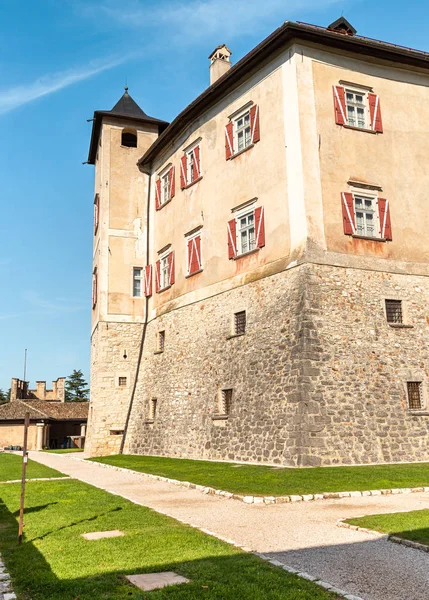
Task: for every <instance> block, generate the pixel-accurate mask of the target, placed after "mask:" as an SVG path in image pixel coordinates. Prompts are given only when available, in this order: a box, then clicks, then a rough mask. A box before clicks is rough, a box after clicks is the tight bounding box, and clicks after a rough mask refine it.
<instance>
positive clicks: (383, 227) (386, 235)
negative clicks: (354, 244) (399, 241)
mask: <svg viewBox="0 0 429 600" xmlns="http://www.w3.org/2000/svg"><path fill="white" fill-rule="evenodd" d="M378 216H379V219H380V235H381V237H382V238H383V239H385V240H392V224H391V222H390V206H389V200H386V199H385V198H379V199H378Z"/></svg>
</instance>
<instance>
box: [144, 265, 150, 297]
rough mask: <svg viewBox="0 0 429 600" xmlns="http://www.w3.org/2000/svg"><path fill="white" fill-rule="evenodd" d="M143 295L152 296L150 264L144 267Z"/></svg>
mask: <svg viewBox="0 0 429 600" xmlns="http://www.w3.org/2000/svg"><path fill="white" fill-rule="evenodd" d="M144 295H145V296H146V297H148V296H152V265H146V267H145V268H144Z"/></svg>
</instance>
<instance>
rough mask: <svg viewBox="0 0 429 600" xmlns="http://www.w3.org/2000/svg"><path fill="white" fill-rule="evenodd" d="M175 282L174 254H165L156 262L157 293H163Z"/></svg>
mask: <svg viewBox="0 0 429 600" xmlns="http://www.w3.org/2000/svg"><path fill="white" fill-rule="evenodd" d="M174 281H175V275H174V252H165V253H163V254H161V256H160V258H159V260H157V262H156V280H155V287H156V291H157V292H161V291H162V290H165V289H167V288H169V287H170V286H171V285H173V283H174Z"/></svg>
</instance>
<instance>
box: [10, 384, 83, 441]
mask: <svg viewBox="0 0 429 600" xmlns="http://www.w3.org/2000/svg"><path fill="white" fill-rule="evenodd" d="M27 412H28V413H29V414H30V428H29V431H28V449H29V450H42V449H43V448H44V447H47V448H63V447H66V446H68V445H71V446H73V445H74V446H81V447H83V445H84V442H85V436H86V423H87V419H88V403H87V402H65V377H60V378H59V379H57V380H56V381H53V382H52V390H47V389H46V382H45V381H37V382H36V388H35V389H34V390H30V389H29V388H28V382H27V381H22V380H20V379H12V385H11V393H10V402H8V403H7V404H3V405H1V406H0V448H4V447H8V446H22V444H23V438H24V420H25V415H26V413H27Z"/></svg>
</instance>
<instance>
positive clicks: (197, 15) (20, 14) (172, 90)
mask: <svg viewBox="0 0 429 600" xmlns="http://www.w3.org/2000/svg"><path fill="white" fill-rule="evenodd" d="M342 13H344V16H345V17H347V18H348V19H349V21H351V23H352V24H353V25H354V26H355V27H356V29H357V30H358V33H360V34H362V35H366V36H368V37H374V38H377V39H381V40H386V41H391V42H395V43H398V44H402V45H405V46H411V47H414V48H419V49H423V50H429V42H428V41H427V40H428V33H429V31H428V30H429V5H428V4H427V2H424V1H414V2H413V1H412V0H411V1H409V2H408V3H407V5H406V10H405V5H404V3H403V2H399V1H398V0H390V1H388V0H379V1H377V2H374V0H371V1H370V0H338V1H337V0H263V1H261V0H187V1H185V0H183V1H182V0H127V1H126V2H124V0H100V1H92V0H22V1H21V2H16V0H0V128H1V138H0V139H1V141H0V199H1V200H0V201H1V207H2V219H1V220H0V282H1V283H0V289H1V292H2V293H1V295H0V340H1V344H0V388H8V387H9V385H10V379H11V377H22V373H23V356H24V348H28V368H27V378H28V379H30V381H31V382H32V383H34V381H35V380H36V379H42V380H43V379H46V380H48V381H50V380H52V379H55V378H56V377H59V376H67V375H69V374H70V373H71V371H72V370H73V369H74V368H76V369H79V368H80V369H82V370H83V371H84V373H85V375H86V377H87V378H89V343H90V310H91V307H90V299H91V257H92V201H93V167H91V166H88V165H82V162H83V161H85V160H86V158H87V151H88V143H89V136H90V129H91V125H90V123H87V122H86V119H88V118H91V117H92V113H93V111H94V110H96V109H101V110H103V109H104V110H106V109H107V110H108V109H110V108H112V106H113V105H114V104H115V103H116V101H117V100H118V99H119V97H120V96H121V95H122V93H123V86H124V83H125V81H127V82H128V85H129V88H130V94H131V95H132V96H133V98H134V99H135V100H136V101H137V102H138V103H139V104H140V106H141V107H142V108H143V109H144V110H145V111H146V112H147V113H148V114H150V115H152V116H154V117H158V118H161V119H165V120H167V121H169V120H172V119H173V118H174V116H175V115H176V114H177V113H178V112H179V111H180V110H182V109H183V108H184V107H185V106H186V105H187V104H188V103H189V102H190V101H191V100H193V99H194V98H195V97H196V96H197V95H198V94H199V93H200V92H201V91H203V90H204V88H205V87H206V86H207V85H208V77H209V73H208V60H207V56H208V55H209V53H210V52H211V51H212V50H213V48H214V47H215V46H216V45H217V44H219V43H226V44H227V45H228V46H229V48H230V49H231V50H232V52H233V56H232V58H233V61H234V62H235V61H237V60H238V59H239V58H241V57H242V56H243V55H244V54H246V53H247V52H248V51H249V50H250V49H251V48H253V47H254V46H255V45H256V44H257V43H258V42H260V41H261V40H262V39H263V38H264V37H265V36H266V35H268V34H269V33H270V32H271V31H272V30H274V29H275V28H276V27H278V26H279V25H280V24H281V23H282V22H283V21H285V20H301V21H306V22H310V23H316V24H320V25H328V24H329V23H330V22H331V21H333V20H335V19H336V18H337V17H339V16H340V15H341V14H342Z"/></svg>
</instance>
